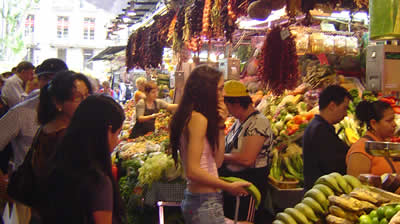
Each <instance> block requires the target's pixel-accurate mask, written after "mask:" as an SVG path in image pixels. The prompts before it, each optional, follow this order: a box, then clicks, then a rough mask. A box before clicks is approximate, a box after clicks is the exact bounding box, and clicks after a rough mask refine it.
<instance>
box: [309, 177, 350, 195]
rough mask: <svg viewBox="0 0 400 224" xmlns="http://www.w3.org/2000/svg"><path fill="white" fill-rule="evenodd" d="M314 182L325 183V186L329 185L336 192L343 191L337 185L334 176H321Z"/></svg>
mask: <svg viewBox="0 0 400 224" xmlns="http://www.w3.org/2000/svg"><path fill="white" fill-rule="evenodd" d="M315 184H325V185H326V186H328V187H330V188H331V189H332V190H333V191H335V192H336V193H339V194H340V193H343V190H342V189H341V188H340V187H339V185H338V183H337V181H336V178H335V177H333V176H329V175H324V176H321V177H320V178H318V179H317V181H315Z"/></svg>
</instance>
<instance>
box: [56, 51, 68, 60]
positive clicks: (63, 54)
mask: <svg viewBox="0 0 400 224" xmlns="http://www.w3.org/2000/svg"><path fill="white" fill-rule="evenodd" d="M57 58H59V59H61V60H63V61H65V62H66V61H67V49H65V48H58V49H57Z"/></svg>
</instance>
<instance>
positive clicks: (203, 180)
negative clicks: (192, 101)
mask: <svg viewBox="0 0 400 224" xmlns="http://www.w3.org/2000/svg"><path fill="white" fill-rule="evenodd" d="M206 131H207V119H206V118H205V117H204V116H203V115H202V114H200V113H198V112H193V113H192V117H191V119H190V121H189V123H188V135H189V139H188V155H187V161H184V162H185V163H186V167H187V171H186V176H187V178H188V179H190V180H192V181H194V182H196V183H198V184H201V185H204V186H207V187H212V188H217V189H223V190H227V191H229V192H231V193H232V194H234V195H238V194H247V193H246V191H245V190H244V189H243V186H246V184H248V183H235V184H232V183H228V182H225V181H222V180H220V179H219V178H217V177H215V176H213V175H210V174H209V173H208V172H207V171H205V170H203V169H201V168H200V159H201V155H202V153H203V148H204V142H205V139H206ZM238 184H242V185H239V186H238Z"/></svg>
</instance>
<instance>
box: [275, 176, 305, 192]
mask: <svg viewBox="0 0 400 224" xmlns="http://www.w3.org/2000/svg"><path fill="white" fill-rule="evenodd" d="M268 179H269V182H270V183H271V184H272V185H273V186H275V187H277V188H278V189H293V188H297V186H298V185H299V181H298V180H295V179H292V180H277V179H275V178H274V177H272V176H268Z"/></svg>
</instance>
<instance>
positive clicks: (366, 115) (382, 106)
mask: <svg viewBox="0 0 400 224" xmlns="http://www.w3.org/2000/svg"><path fill="white" fill-rule="evenodd" d="M391 108H392V107H391V106H390V104H388V103H386V102H382V101H379V100H378V101H374V102H369V101H361V102H360V103H359V104H358V105H357V107H356V117H357V119H358V120H359V121H361V122H362V123H365V124H366V125H367V127H368V128H371V123H370V122H371V120H372V119H374V120H376V121H378V122H379V121H380V120H381V119H382V118H383V114H384V113H385V111H386V110H387V109H391Z"/></svg>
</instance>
